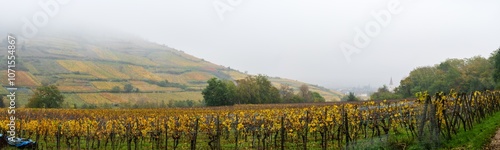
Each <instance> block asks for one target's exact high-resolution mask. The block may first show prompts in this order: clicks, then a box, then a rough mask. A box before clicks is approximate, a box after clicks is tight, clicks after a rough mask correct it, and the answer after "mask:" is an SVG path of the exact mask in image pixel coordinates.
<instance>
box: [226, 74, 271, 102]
mask: <svg viewBox="0 0 500 150" xmlns="http://www.w3.org/2000/svg"><path fill="white" fill-rule="evenodd" d="M236 82H237V84H238V86H237V89H236V98H237V103H239V104H265V103H280V102H281V98H280V91H279V90H278V89H277V88H276V87H274V86H273V85H272V84H271V82H270V81H269V80H268V79H267V76H264V75H258V76H256V77H253V76H248V77H246V78H245V79H241V80H238V81H236Z"/></svg>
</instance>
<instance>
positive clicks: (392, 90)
mask: <svg viewBox="0 0 500 150" xmlns="http://www.w3.org/2000/svg"><path fill="white" fill-rule="evenodd" d="M388 88H389V91H391V92H394V84H393V83H392V77H391V81H390V82H389V87H388Z"/></svg>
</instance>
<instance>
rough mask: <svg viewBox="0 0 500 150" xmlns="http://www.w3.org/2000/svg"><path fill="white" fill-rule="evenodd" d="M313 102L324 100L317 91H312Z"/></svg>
mask: <svg viewBox="0 0 500 150" xmlns="http://www.w3.org/2000/svg"><path fill="white" fill-rule="evenodd" d="M312 98H313V102H315V103H317V102H325V98H324V97H323V96H321V94H319V93H318V92H312Z"/></svg>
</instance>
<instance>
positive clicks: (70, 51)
mask: <svg viewBox="0 0 500 150" xmlns="http://www.w3.org/2000/svg"><path fill="white" fill-rule="evenodd" d="M6 42H7V41H6V39H5V38H2V41H1V45H2V46H1V48H0V49H1V50H4V51H6V45H7V43H6ZM17 47H18V48H17V49H18V50H17V55H18V59H17V61H18V63H17V70H18V72H17V86H19V87H20V89H21V91H20V95H19V103H20V104H21V105H24V104H26V103H27V99H28V98H29V96H30V95H31V94H32V90H34V89H35V88H36V87H37V86H41V85H49V84H54V85H56V86H57V87H58V88H59V89H60V90H61V92H63V93H64V96H65V98H66V101H65V103H66V105H67V106H68V107H73V106H77V107H79V106H82V105H85V104H95V105H111V104H114V105H118V104H124V105H134V104H138V103H141V104H143V103H148V104H160V103H168V102H169V101H172V100H193V101H201V100H202V99H203V97H202V95H201V90H202V89H203V88H204V87H205V86H206V85H207V84H206V81H207V80H208V79H210V78H212V77H216V78H220V79H226V80H237V79H242V78H245V77H246V76H248V75H249V74H246V73H244V72H240V71H238V70H237V69H236V68H230V67H226V66H223V65H218V64H214V63H211V62H210V61H209V60H204V59H202V58H197V57H195V56H192V55H190V54H187V53H185V52H183V51H182V50H177V49H175V48H171V47H168V46H167V45H161V44H157V43H153V42H149V41H147V40H145V39H142V38H139V37H138V36H135V35H130V34H126V33H121V32H92V31H79V32H74V31H69V30H68V31H66V30H58V32H41V33H39V34H38V35H37V36H36V37H34V38H31V39H19V40H18V44H17ZM0 55H1V56H2V59H3V60H2V61H4V62H5V61H6V60H5V59H6V57H5V55H6V53H0ZM5 65H6V64H0V66H1V67H2V68H6V66H5ZM2 73H3V74H5V70H2ZM1 78H2V80H1V81H0V83H1V84H2V85H3V86H5V85H7V83H6V81H7V80H6V79H4V78H6V77H4V76H2V77H1ZM269 80H270V81H271V82H272V83H273V85H275V86H279V85H280V84H289V85H290V86H292V87H294V88H295V89H298V87H299V86H301V85H302V84H304V83H303V82H300V81H296V80H290V79H284V78H280V77H269ZM129 85H132V87H133V89H132V90H129V91H127V90H126V86H129ZM309 86H310V88H311V90H312V91H316V92H319V93H320V94H321V95H322V96H324V97H325V99H326V100H327V101H338V100H340V97H341V94H340V93H339V92H336V91H332V90H330V89H327V88H324V87H320V86H317V85H310V84H309ZM116 87H118V88H116ZM296 91H298V90H296ZM6 92H7V91H6V90H5V88H2V90H1V91H0V93H1V94H6Z"/></svg>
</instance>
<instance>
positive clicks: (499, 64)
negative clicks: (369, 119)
mask: <svg viewBox="0 0 500 150" xmlns="http://www.w3.org/2000/svg"><path fill="white" fill-rule="evenodd" d="M449 89H454V90H455V91H458V92H468V93H470V92H473V91H484V90H494V89H500V48H499V49H497V50H495V51H494V52H493V53H492V54H491V55H490V57H489V58H484V57H481V56H475V57H472V58H464V59H447V60H446V61H444V62H441V63H439V64H436V65H434V66H425V67H418V68H416V69H414V70H413V71H411V72H410V74H409V76H408V77H406V78H404V79H403V80H401V81H400V85H399V86H398V87H396V88H395V89H394V93H392V92H389V90H388V89H387V87H385V86H384V87H382V88H379V89H378V91H377V92H375V93H373V94H372V95H371V99H373V100H381V99H397V98H408V97H415V95H414V94H415V93H417V92H421V91H427V92H428V93H436V92H439V91H446V90H449Z"/></svg>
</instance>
